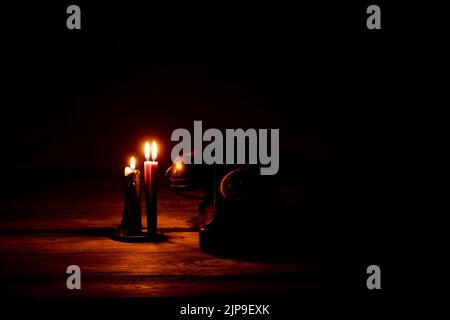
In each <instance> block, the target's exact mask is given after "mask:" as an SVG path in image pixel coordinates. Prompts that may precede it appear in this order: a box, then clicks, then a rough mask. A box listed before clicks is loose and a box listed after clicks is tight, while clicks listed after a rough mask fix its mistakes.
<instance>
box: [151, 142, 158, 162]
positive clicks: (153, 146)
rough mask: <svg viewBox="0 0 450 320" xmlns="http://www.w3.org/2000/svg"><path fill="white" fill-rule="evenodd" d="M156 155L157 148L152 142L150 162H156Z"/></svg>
mask: <svg viewBox="0 0 450 320" xmlns="http://www.w3.org/2000/svg"><path fill="white" fill-rule="evenodd" d="M157 154H158V147H157V146H156V142H155V141H152V160H153V161H155V160H156V156H157Z"/></svg>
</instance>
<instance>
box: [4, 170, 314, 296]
mask: <svg viewBox="0 0 450 320" xmlns="http://www.w3.org/2000/svg"><path fill="white" fill-rule="evenodd" d="M121 191H122V190H121V184H120V183H118V182H117V181H112V180H110V179H95V180H91V179H77V180H67V181H64V180H61V181H58V180H56V181H52V182H50V183H46V184H45V185H37V186H35V187H33V188H32V189H30V190H24V192H15V193H14V194H13V195H11V196H7V197H6V196H5V197H3V199H1V206H0V284H1V286H2V290H1V291H0V292H1V293H0V295H3V296H8V297H42V298H65V297H69V298H73V297H83V298H92V297H95V298H98V297H100V298H108V297H183V296H192V297H193V296H214V295H230V294H253V293H261V292H263V293H270V294H278V293H289V292H292V291H295V290H298V289H300V288H305V287H315V286H318V284H317V283H314V281H311V279H314V277H313V276H311V275H313V274H315V273H317V272H320V270H321V268H320V267H319V265H315V264H302V263H294V262H290V263H289V262H255V261H242V260H235V259H224V258H220V257H215V256H212V255H208V254H206V253H204V252H202V251H201V250H200V249H199V244H198V232H197V219H196V216H197V205H198V202H197V201H192V200H185V199H182V198H180V197H177V196H175V195H173V194H172V193H170V191H168V190H161V192H160V193H159V230H160V231H162V232H164V234H165V235H166V237H167V238H166V241H164V242H162V243H136V244H135V243H122V242H117V241H114V240H111V239H110V238H109V237H108V234H109V232H110V231H111V230H112V229H113V228H115V227H117V225H118V224H119V222H120V220H121V212H122V208H123V196H122V193H121ZM143 223H144V224H145V220H144V221H143ZM72 264H75V265H78V266H80V268H81V272H82V275H81V283H82V290H68V289H67V288H66V279H67V276H68V275H67V274H66V268H67V266H69V265H72ZM321 285H322V284H321Z"/></svg>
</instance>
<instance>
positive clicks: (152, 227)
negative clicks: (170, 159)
mask: <svg viewBox="0 0 450 320" xmlns="http://www.w3.org/2000/svg"><path fill="white" fill-rule="evenodd" d="M157 153H158V148H157V145H156V142H155V141H153V142H152V144H151V146H150V143H148V142H147V143H146V144H145V147H144V154H145V159H146V161H145V162H144V186H145V188H144V193H145V205H146V212H147V232H148V233H147V235H148V236H149V237H151V238H153V237H156V235H157V228H158V219H157V217H158V202H157V187H156V184H157V181H156V180H157V176H158V161H156V156H157ZM150 157H151V161H150ZM124 175H125V177H129V180H128V183H127V188H126V190H125V209H124V213H123V219H122V223H121V226H120V227H121V228H122V229H125V230H127V231H129V233H130V234H137V233H140V230H141V228H142V227H141V211H140V196H139V191H140V190H139V177H140V172H139V170H137V169H136V158H135V157H131V159H130V166H127V167H125V170H124ZM130 195H132V196H130ZM130 208H136V209H133V210H131V211H130ZM130 212H131V217H130ZM137 216H139V224H137V222H136V219H138V218H137ZM127 221H132V223H125V222H127ZM137 227H139V232H136V228H137Z"/></svg>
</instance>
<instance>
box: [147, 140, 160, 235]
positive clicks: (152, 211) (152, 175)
mask: <svg viewBox="0 0 450 320" xmlns="http://www.w3.org/2000/svg"><path fill="white" fill-rule="evenodd" d="M157 152H158V149H157V146H156V142H155V141H153V142H152V146H151V150H150V144H149V143H148V142H147V143H146V144H145V148H144V153H145V158H146V160H147V161H145V162H144V183H145V205H146V211H147V230H148V235H149V236H150V237H154V236H156V232H157V228H158V219H157V218H158V205H157V190H156V177H157V172H158V161H156V155H157ZM150 154H151V158H152V161H150V160H149V159H150Z"/></svg>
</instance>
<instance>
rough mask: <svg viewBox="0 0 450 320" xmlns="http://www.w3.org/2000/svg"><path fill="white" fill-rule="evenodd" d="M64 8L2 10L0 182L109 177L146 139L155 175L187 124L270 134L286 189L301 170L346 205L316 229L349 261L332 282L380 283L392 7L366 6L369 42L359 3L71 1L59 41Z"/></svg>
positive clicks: (386, 212)
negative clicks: (2, 176) (374, 9)
mask: <svg viewBox="0 0 450 320" xmlns="http://www.w3.org/2000/svg"><path fill="white" fill-rule="evenodd" d="M69 4H72V3H60V4H55V5H43V4H33V5H28V4H18V5H15V6H8V7H4V8H3V9H2V18H1V21H2V30H1V34H2V39H1V41H2V52H3V57H2V70H1V77H2V80H3V81H2V96H1V106H2V107H1V110H2V111H1V112H2V116H1V121H2V123H1V126H0V141H1V148H2V157H1V158H0V159H1V160H0V163H1V165H2V167H3V168H5V171H7V173H6V176H7V177H9V176H17V175H19V176H20V175H24V176H26V175H27V174H37V175H45V176H46V177H47V178H48V177H50V176H58V175H66V176H67V175H68V177H69V178H68V179H70V174H68V172H76V174H79V173H80V172H90V174H92V172H94V174H93V175H94V176H95V174H100V173H101V174H103V172H119V173H121V172H122V170H123V166H124V165H125V164H126V162H127V161H128V158H129V156H130V155H132V154H134V155H137V156H139V157H140V152H141V148H142V143H143V141H144V140H145V139H152V138H156V139H158V141H159V142H160V144H161V148H162V150H161V154H160V157H161V161H162V162H164V161H165V162H166V163H168V161H169V160H170V159H169V155H170V149H171V143H170V134H171V132H172V131H173V130H174V129H176V128H179V127H184V128H187V129H190V130H191V128H192V127H193V121H194V120H203V127H204V129H206V128H213V127H214V128H239V127H242V128H244V129H245V128H279V129H280V145H281V148H282V152H281V159H280V161H281V164H280V173H281V174H282V175H283V177H284V179H285V180H286V181H287V183H292V180H295V179H294V178H295V177H297V176H302V174H303V175H304V174H305V173H308V172H309V173H310V174H309V177H310V178H311V176H313V178H312V179H314V174H311V172H313V173H317V176H318V177H320V178H318V179H324V178H323V177H324V176H325V177H327V178H326V179H327V183H328V184H329V185H332V186H333V188H335V189H339V184H340V183H342V185H343V189H345V190H346V191H348V193H346V198H345V200H344V201H342V203H341V205H340V206H339V207H337V208H336V210H335V212H334V213H333V214H335V217H334V218H333V219H332V221H333V224H331V223H329V222H327V221H326V220H325V221H324V222H323V225H324V228H325V229H326V228H330V229H331V228H333V229H338V230H339V232H336V231H335V232H334V233H331V234H330V237H329V238H327V239H325V240H324V241H325V242H326V241H330V242H332V241H334V239H335V236H336V234H337V233H341V234H345V238H346V239H345V245H348V246H350V247H351V248H348V247H347V248H346V249H345V250H344V251H343V256H342V257H341V259H343V260H345V259H349V260H348V261H352V262H354V263H353V264H352V263H349V264H348V265H349V266H348V269H346V270H343V271H342V272H343V273H345V272H346V271H347V272H348V273H349V274H351V273H352V272H354V271H355V270H359V271H357V273H358V276H360V275H363V274H364V272H361V270H362V269H361V266H363V265H367V264H368V263H369V264H373V263H376V264H378V265H381V266H382V269H383V268H384V269H386V270H387V272H386V279H389V270H390V269H389V263H388V258H387V257H388V255H389V254H388V250H387V248H388V247H389V241H390V231H391V230H390V227H389V225H390V223H389V221H390V220H391V219H392V218H391V217H390V214H391V212H390V209H389V201H390V197H391V196H390V191H389V190H390V188H391V186H389V184H388V182H387V180H386V178H387V176H388V175H389V174H390V170H392V169H391V168H390V165H389V163H390V149H391V148H392V145H391V141H390V131H389V130H390V121H391V120H390V114H391V112H394V108H395V107H393V106H392V104H391V101H390V98H389V97H390V92H391V91H392V88H393V83H395V77H396V72H397V70H396V61H395V58H397V57H396V54H397V53H396V51H395V46H397V45H399V43H398V41H399V37H400V38H401V34H402V30H400V29H399V28H398V26H396V25H394V23H393V21H394V19H393V17H394V15H395V12H396V11H395V9H394V8H392V7H391V8H388V7H387V6H386V5H385V4H384V3H383V4H381V3H378V4H379V5H380V6H381V8H382V30H368V29H367V28H366V18H367V14H366V13H365V11H366V8H367V6H368V5H369V4H372V3H360V4H356V3H355V4H344V3H339V4H326V3H323V2H320V3H317V4H315V5H312V4H296V5H294V4H289V5H288V4H279V3H277V4H275V3H271V4H267V5H264V4H252V5H250V4H248V5H245V6H244V5H242V4H240V5H237V4H236V5H231V4H226V3H221V4H216V5H214V6H203V5H202V6H200V5H197V6H196V5H193V4H189V5H187V6H186V4H185V5H184V6H178V5H177V4H173V5H171V6H169V7H162V6H160V5H155V4H151V5H148V6H147V7H143V6H139V5H137V4H130V3H128V2H126V3H123V4H101V5H100V4H97V5H93V4H92V3H86V2H77V3H76V4H79V5H80V7H81V24H82V29H81V30H68V29H67V28H66V18H67V16H68V15H67V14H65V11H66V8H67V6H68V5H69ZM292 168H294V169H296V170H292ZM283 171H284V172H283ZM287 171H289V172H290V173H291V174H286V172H287ZM30 172H31V173H30ZM6 188H7V187H6ZM6 194H8V193H6ZM4 196H5V193H4ZM9 196H14V194H13V195H11V194H9ZM343 203H345V206H344V205H343ZM336 217H337V218H336ZM316 222H317V221H316ZM336 222H337V223H338V224H337V225H336V224H334V223H336ZM381 235H382V236H381ZM384 269H383V270H384ZM343 279H344V280H345V279H347V278H345V276H344V277H343ZM348 279H349V283H350V282H351V281H353V280H351V279H350V278H348ZM385 283H388V282H384V283H383V284H385ZM386 285H387V286H389V285H388V284H386Z"/></svg>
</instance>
